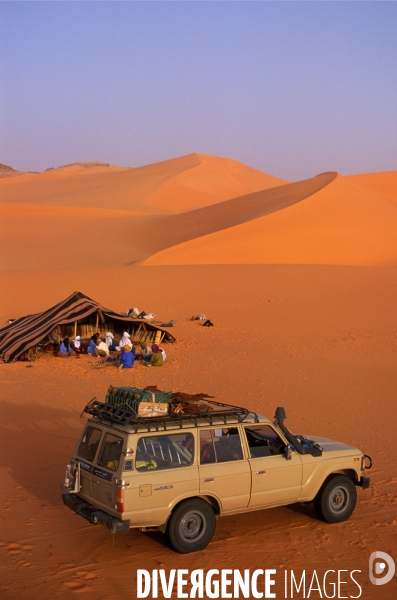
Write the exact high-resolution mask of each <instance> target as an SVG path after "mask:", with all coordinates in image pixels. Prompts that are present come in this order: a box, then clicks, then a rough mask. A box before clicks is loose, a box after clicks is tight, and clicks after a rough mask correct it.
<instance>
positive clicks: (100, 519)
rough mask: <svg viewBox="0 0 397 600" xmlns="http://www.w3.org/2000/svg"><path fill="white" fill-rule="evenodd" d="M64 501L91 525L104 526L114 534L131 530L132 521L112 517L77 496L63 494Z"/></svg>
mask: <svg viewBox="0 0 397 600" xmlns="http://www.w3.org/2000/svg"><path fill="white" fill-rule="evenodd" d="M62 500H63V503H64V504H65V505H66V506H67V507H68V508H70V510H72V511H73V512H75V513H76V515H79V516H80V517H83V519H86V520H87V521H89V522H90V523H91V525H103V526H104V527H107V529H109V530H110V531H111V532H112V533H120V532H121V533H123V532H125V531H128V530H129V528H130V521H121V519H117V517H112V515H109V514H108V513H105V512H104V511H102V510H97V509H96V508H95V507H94V506H92V505H91V504H88V502H86V501H85V500H82V498H79V497H78V496H76V494H62Z"/></svg>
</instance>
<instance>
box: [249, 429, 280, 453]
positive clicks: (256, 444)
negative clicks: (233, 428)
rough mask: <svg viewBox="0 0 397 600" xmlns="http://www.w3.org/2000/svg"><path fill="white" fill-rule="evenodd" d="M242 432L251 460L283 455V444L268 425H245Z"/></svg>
mask: <svg viewBox="0 0 397 600" xmlns="http://www.w3.org/2000/svg"><path fill="white" fill-rule="evenodd" d="M244 430H245V435H246V437H247V442H248V446H249V451H250V456H251V458H261V457H264V456H274V455H275V454H284V448H285V444H284V442H283V440H282V439H281V438H280V436H279V435H278V434H277V432H276V431H274V429H273V428H272V427H270V425H247V426H246V427H245V428H244Z"/></svg>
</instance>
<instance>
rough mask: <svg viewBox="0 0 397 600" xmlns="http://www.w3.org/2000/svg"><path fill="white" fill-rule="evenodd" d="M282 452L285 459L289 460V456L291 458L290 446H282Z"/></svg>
mask: <svg viewBox="0 0 397 600" xmlns="http://www.w3.org/2000/svg"><path fill="white" fill-rule="evenodd" d="M284 454H285V458H286V460H291V458H292V450H291V447H290V446H285V448H284Z"/></svg>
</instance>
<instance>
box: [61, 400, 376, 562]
mask: <svg viewBox="0 0 397 600" xmlns="http://www.w3.org/2000/svg"><path fill="white" fill-rule="evenodd" d="M127 408H128V407H127ZM200 410H203V408H202V407H199V409H198V411H197V412H196V413H183V412H181V413H180V414H164V415H158V416H151V417H141V416H139V415H138V414H137V413H136V412H135V411H132V410H130V409H126V407H124V408H120V407H119V406H114V405H111V404H108V403H107V402H99V401H98V400H96V399H95V398H94V399H93V400H91V402H89V403H88V404H87V406H86V407H85V408H84V410H83V413H82V415H83V414H84V413H87V414H88V415H91V418H90V419H89V420H88V422H87V423H86V425H85V427H84V430H83V432H82V435H81V438H80V440H79V442H78V444H77V447H76V450H75V452H74V454H73V456H72V458H71V460H70V464H69V465H68V466H67V471H66V478H65V484H64V485H63V486H62V489H63V492H64V494H63V502H64V503H65V504H66V506H68V507H69V508H70V509H72V510H73V511H74V512H75V513H77V514H78V515H80V516H82V517H84V518H85V519H87V520H88V521H89V522H90V523H92V524H101V525H104V526H106V527H107V528H108V529H109V530H110V531H112V532H126V531H128V530H129V529H130V528H139V529H141V530H143V531H153V530H160V531H162V532H163V533H164V534H165V535H166V536H167V538H168V540H169V543H170V545H171V546H172V548H173V549H174V550H176V551H177V552H181V553H187V552H194V551H197V550H201V549H203V548H204V547H205V546H206V545H207V544H208V543H209V542H210V541H211V538H212V536H213V535H214V531H215V524H216V520H217V518H218V517H222V516H224V515H233V514H237V513H244V512H248V511H255V510H262V509H264V508H270V507H274V506H281V505H286V504H292V503H295V502H305V503H307V502H314V506H315V509H316V511H317V514H318V515H319V517H320V518H321V519H323V520H324V521H327V522H328V523H339V522H341V521H344V520H346V519H348V518H349V517H350V515H351V514H352V512H353V510H354V507H355V505H356V487H357V486H359V487H362V488H364V489H365V488H368V487H369V484H370V480H369V478H368V477H364V475H363V472H364V469H365V468H370V467H371V465H372V461H371V459H370V457H368V456H366V455H364V454H363V453H362V452H361V450H359V449H358V448H354V447H352V446H348V445H345V444H342V443H340V442H335V441H331V440H328V439H325V438H319V437H313V436H309V437H305V436H303V435H293V434H292V433H291V432H290V431H289V430H288V429H287V428H286V427H285V425H284V419H285V418H286V416H285V411H284V409H283V408H278V409H277V411H276V415H275V421H274V422H272V421H271V420H270V419H268V418H266V417H263V416H261V415H259V414H256V413H255V412H252V411H249V410H247V409H245V408H241V407H237V406H232V405H226V404H221V403H219V402H215V401H210V402H208V403H207V410H206V412H200Z"/></svg>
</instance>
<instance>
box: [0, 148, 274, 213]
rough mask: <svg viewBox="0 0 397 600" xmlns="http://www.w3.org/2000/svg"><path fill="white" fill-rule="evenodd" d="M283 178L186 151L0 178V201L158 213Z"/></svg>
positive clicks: (212, 200)
mask: <svg viewBox="0 0 397 600" xmlns="http://www.w3.org/2000/svg"><path fill="white" fill-rule="evenodd" d="M84 165H85V166H84ZM87 165H90V167H91V168H87ZM283 183H285V181H283V180H281V179H277V178H276V177H272V176H271V175H267V174H266V173H262V172H261V171H257V170H256V169H252V168H251V167H247V166H245V165H243V164H241V163H238V162H237V161H233V160H228V159H224V158H217V157H212V156H206V155H199V154H189V155H187V156H181V157H179V158H175V159H172V160H167V161H163V162H160V163H155V164H152V165H147V166H144V167H140V168H136V169H134V168H123V167H116V166H113V165H109V166H107V165H102V164H97V163H76V164H73V165H66V166H64V167H62V168H58V169H50V170H47V171H45V172H44V173H37V174H34V173H27V174H21V175H20V176H19V177H12V178H5V179H3V180H1V181H0V195H1V201H2V202H11V203H17V204H25V203H29V204H35V203H38V204H51V205H52V206H54V205H56V206H62V205H67V206H79V207H81V206H92V207H100V208H116V209H120V210H140V211H145V212H147V213H148V214H153V213H160V214H161V213H170V212H180V211H183V210H192V209H195V208H198V207H200V206H207V205H209V204H214V203H216V202H221V201H223V200H227V199H229V198H234V197H236V196H240V195H242V194H247V193H250V192H254V191H257V190H261V189H266V188H270V187H274V186H276V185H281V184H283Z"/></svg>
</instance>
